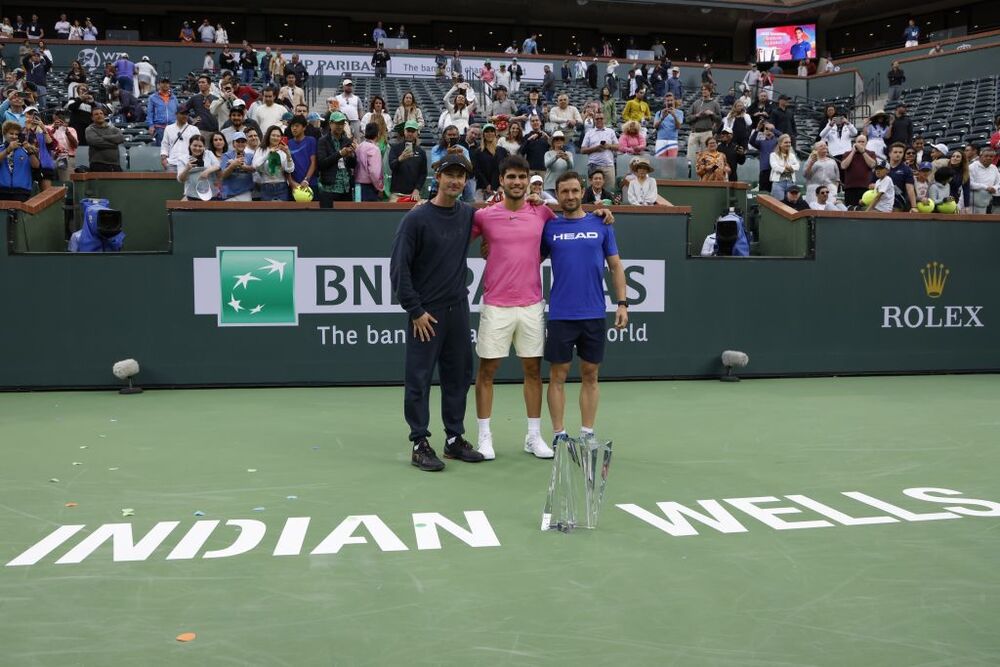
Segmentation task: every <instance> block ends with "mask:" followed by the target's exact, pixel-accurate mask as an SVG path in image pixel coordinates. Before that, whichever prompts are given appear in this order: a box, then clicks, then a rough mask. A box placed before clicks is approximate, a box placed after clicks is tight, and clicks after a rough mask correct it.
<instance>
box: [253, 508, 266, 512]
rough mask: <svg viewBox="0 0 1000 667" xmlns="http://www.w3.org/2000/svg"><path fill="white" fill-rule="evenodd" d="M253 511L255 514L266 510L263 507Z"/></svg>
mask: <svg viewBox="0 0 1000 667" xmlns="http://www.w3.org/2000/svg"><path fill="white" fill-rule="evenodd" d="M253 511H254V512H263V511H264V508H263V507H254V508H253Z"/></svg>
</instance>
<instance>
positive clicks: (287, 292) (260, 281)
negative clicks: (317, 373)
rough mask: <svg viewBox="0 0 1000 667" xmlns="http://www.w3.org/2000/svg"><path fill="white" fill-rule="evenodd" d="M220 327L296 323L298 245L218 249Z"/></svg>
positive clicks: (289, 324)
mask: <svg viewBox="0 0 1000 667" xmlns="http://www.w3.org/2000/svg"><path fill="white" fill-rule="evenodd" d="M216 255H217V257H218V261H219V287H220V294H219V298H220V299H221V304H220V306H219V311H218V312H219V326H230V327H252V326H296V325H297V324H298V323H299V318H298V314H297V313H296V311H295V248H219V249H217V251H216Z"/></svg>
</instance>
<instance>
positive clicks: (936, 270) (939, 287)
mask: <svg viewBox="0 0 1000 667" xmlns="http://www.w3.org/2000/svg"><path fill="white" fill-rule="evenodd" d="M949 273H951V271H950V270H949V269H948V268H947V267H945V265H944V264H941V263H939V262H929V263H928V264H927V266H925V267H924V268H922V269H920V275H921V276H923V278H924V291H926V292H927V296H929V297H930V298H932V299H936V298H938V297H939V296H941V293H942V292H944V284H945V283H946V282H947V281H948V274H949Z"/></svg>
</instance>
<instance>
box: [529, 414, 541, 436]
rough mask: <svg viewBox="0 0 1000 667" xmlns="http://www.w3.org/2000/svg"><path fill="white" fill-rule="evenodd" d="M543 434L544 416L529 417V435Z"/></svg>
mask: <svg viewBox="0 0 1000 667" xmlns="http://www.w3.org/2000/svg"><path fill="white" fill-rule="evenodd" d="M541 434H542V418H541V417H528V435H541Z"/></svg>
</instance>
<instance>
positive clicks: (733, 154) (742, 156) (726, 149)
mask: <svg viewBox="0 0 1000 667" xmlns="http://www.w3.org/2000/svg"><path fill="white" fill-rule="evenodd" d="M740 148H743V147H742V146H740V145H739V144H737V143H736V139H733V140H732V141H720V142H719V152H720V153H722V154H723V155H725V156H726V163H727V164H728V165H729V180H730V181H731V182H733V183H735V182H736V168H737V167H738V166H739V165H741V164H743V163H744V162H746V161H747V153H746V149H743V150H737V149H740Z"/></svg>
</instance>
